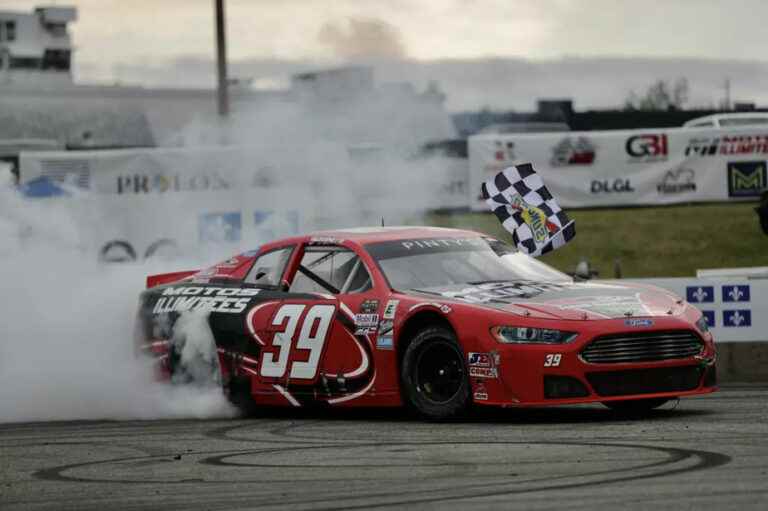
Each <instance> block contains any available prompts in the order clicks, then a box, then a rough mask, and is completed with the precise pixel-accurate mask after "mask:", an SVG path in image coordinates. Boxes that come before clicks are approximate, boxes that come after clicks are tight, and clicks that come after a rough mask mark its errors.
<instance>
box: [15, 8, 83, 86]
mask: <svg viewBox="0 0 768 511" xmlns="http://www.w3.org/2000/svg"><path fill="white" fill-rule="evenodd" d="M75 20H77V9H75V8H74V7H38V8H37V9H35V10H34V11H33V12H32V13H22V12H14V11H0V83H14V84H21V85H25V86H51V85H56V84H71V83H72V40H71V38H70V36H69V31H68V30H67V24H68V23H70V22H73V21H75Z"/></svg>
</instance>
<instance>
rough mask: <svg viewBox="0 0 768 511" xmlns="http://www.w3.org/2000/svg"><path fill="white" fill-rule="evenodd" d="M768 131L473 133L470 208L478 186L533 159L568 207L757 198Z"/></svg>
mask: <svg viewBox="0 0 768 511" xmlns="http://www.w3.org/2000/svg"><path fill="white" fill-rule="evenodd" d="M766 159H768V129H758V128H741V129H727V130H724V129H709V128H708V129H690V128H669V129H655V130H654V129H643V130H617V131H585V132H563V133H532V134H504V135H498V134H483V135H475V136H472V137H470V138H469V165H470V178H469V189H470V191H471V197H470V201H471V203H470V206H471V207H472V209H475V210H485V209H487V207H486V206H485V204H484V202H483V201H482V200H481V199H480V196H479V194H480V185H481V184H482V183H483V182H484V181H485V180H487V179H488V178H489V177H491V176H493V175H495V174H496V173H498V172H499V171H500V170H502V169H504V168H506V167H509V166H511V165H514V164H519V163H528V162H530V163H532V164H533V167H534V168H535V169H536V171H537V172H539V173H540V174H541V176H542V178H543V179H544V182H545V184H546V185H547V187H548V188H549V189H550V191H551V192H552V194H553V195H554V196H555V197H557V199H558V201H559V202H560V203H561V204H562V205H563V206H564V207H594V206H629V205H661V204H673V203H681V202H710V201H728V200H739V199H754V198H757V197H759V195H760V193H761V192H762V191H763V190H766V189H768V176H767V175H766Z"/></svg>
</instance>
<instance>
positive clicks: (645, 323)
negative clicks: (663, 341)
mask: <svg viewBox="0 0 768 511" xmlns="http://www.w3.org/2000/svg"><path fill="white" fill-rule="evenodd" d="M624 326H631V327H634V328H645V327H650V326H653V320H652V319H625V320H624Z"/></svg>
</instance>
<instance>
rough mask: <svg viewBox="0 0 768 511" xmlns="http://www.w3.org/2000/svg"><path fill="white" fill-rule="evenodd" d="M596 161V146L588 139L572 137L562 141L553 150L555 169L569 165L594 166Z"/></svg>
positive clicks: (552, 161) (552, 162)
mask: <svg viewBox="0 0 768 511" xmlns="http://www.w3.org/2000/svg"><path fill="white" fill-rule="evenodd" d="M594 161H595V145H594V144H593V143H592V141H591V140H590V139H588V138H587V137H578V138H577V139H576V140H574V139H573V138H572V137H566V138H564V139H562V140H561V141H560V142H558V144H557V145H556V146H555V147H553V148H552V159H551V161H550V163H551V165H552V166H553V167H564V166H569V165H592V163H594Z"/></svg>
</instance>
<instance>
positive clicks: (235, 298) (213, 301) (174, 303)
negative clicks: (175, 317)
mask: <svg viewBox="0 0 768 511" xmlns="http://www.w3.org/2000/svg"><path fill="white" fill-rule="evenodd" d="M258 294H259V290H258V289H241V288H236V287H207V286H205V287H203V286H191V287H169V288H166V289H164V290H163V293H162V295H161V296H160V297H159V298H158V299H157V302H155V305H154V307H153V308H152V313H153V314H165V313H168V312H187V311H199V312H223V313H231V314H235V313H238V312H243V311H244V310H245V309H246V307H248V303H249V302H250V301H251V298H253V297H254V296H256V295H258Z"/></svg>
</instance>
